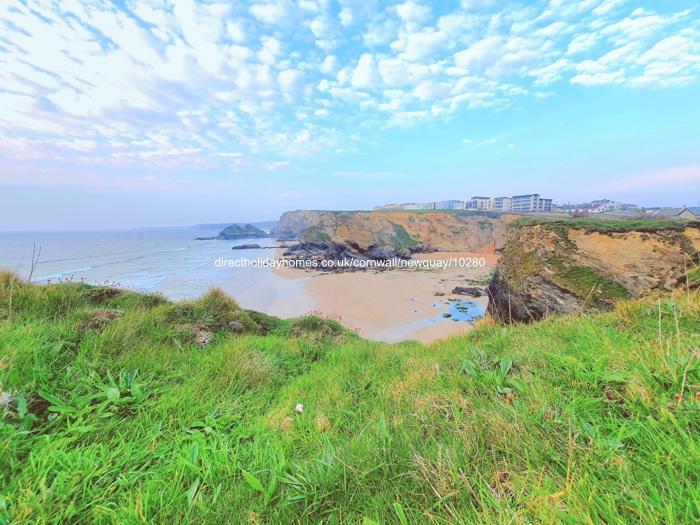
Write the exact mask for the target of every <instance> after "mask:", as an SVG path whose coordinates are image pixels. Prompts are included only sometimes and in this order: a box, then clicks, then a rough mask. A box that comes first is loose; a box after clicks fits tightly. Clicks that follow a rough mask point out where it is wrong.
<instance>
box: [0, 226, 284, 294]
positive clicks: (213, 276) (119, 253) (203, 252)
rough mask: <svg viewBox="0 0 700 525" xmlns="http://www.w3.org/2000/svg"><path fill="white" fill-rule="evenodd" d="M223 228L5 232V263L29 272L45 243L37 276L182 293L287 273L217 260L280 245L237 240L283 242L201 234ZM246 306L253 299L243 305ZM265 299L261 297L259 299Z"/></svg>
mask: <svg viewBox="0 0 700 525" xmlns="http://www.w3.org/2000/svg"><path fill="white" fill-rule="evenodd" d="M219 231H220V230H204V229H194V228H193V229H189V228H187V229H185V228H178V229H158V230H130V231H106V232H94V231H92V232H33V233H25V232H22V233H0V268H7V269H10V270H16V271H19V272H20V274H21V275H22V276H23V277H25V278H26V277H27V276H28V275H29V272H30V266H31V259H32V247H33V245H34V243H36V246H37V249H38V247H39V246H40V247H41V256H40V258H39V263H38V265H37V267H36V270H35V271H34V275H33V278H32V281H34V282H38V283H47V282H48V281H51V282H54V283H55V282H58V280H59V279H61V280H65V279H70V278H71V277H72V279H73V281H74V282H79V281H80V280H81V279H84V282H86V283H88V284H105V283H108V284H109V283H119V287H120V288H123V289H127V290H132V291H137V292H161V293H162V294H163V295H165V297H167V298H169V299H172V300H175V301H179V300H184V299H193V298H196V297H199V296H200V295H202V294H203V293H204V292H206V290H207V289H208V288H209V287H211V286H219V287H221V288H223V289H224V290H225V291H227V292H228V293H229V294H231V295H232V296H234V297H236V296H237V295H238V294H239V292H242V291H245V290H249V289H250V288H251V287H255V285H256V283H258V282H261V281H264V282H266V283H269V282H270V280H274V279H280V278H278V277H276V276H274V275H272V273H271V271H270V269H269V268H268V267H264V266H258V267H252V266H248V267H217V266H216V260H217V259H219V258H221V257H223V258H225V259H232V260H236V259H241V260H242V259H249V260H253V259H258V258H261V259H266V258H274V257H275V252H276V250H272V249H264V250H232V249H231V248H232V247H233V246H235V245H238V244H259V245H260V246H269V247H273V246H277V242H276V241H274V240H273V239H240V240H236V241H222V240H208V241H197V240H195V237H211V236H215V235H217V234H218V233H219ZM243 306H246V305H243ZM256 306H259V305H256Z"/></svg>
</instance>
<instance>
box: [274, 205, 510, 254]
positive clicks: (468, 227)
mask: <svg viewBox="0 0 700 525" xmlns="http://www.w3.org/2000/svg"><path fill="white" fill-rule="evenodd" d="M293 213H300V212H293ZM307 213H309V212H307ZM311 213H313V212H311ZM285 215H286V214H285ZM514 218H515V216H502V217H498V216H497V215H493V214H492V215H491V216H484V215H475V214H469V213H459V212H457V213H454V212H444V213H442V212H434V213H412V212H325V213H321V214H319V215H318V216H315V217H308V216H298V217H297V218H295V219H294V220H293V221H292V220H291V217H290V220H289V221H286V220H285V217H284V216H282V219H281V220H280V224H283V223H284V224H287V223H289V224H290V225H294V226H296V225H301V224H302V222H304V221H305V222H306V224H307V227H306V229H304V230H303V231H302V232H301V234H300V236H299V245H297V246H295V247H293V248H292V249H290V250H289V252H287V254H289V255H293V256H297V257H302V258H332V259H343V258H365V259H391V258H394V257H403V258H407V257H410V256H411V254H412V253H427V252H436V251H465V252H474V253H493V252H495V251H496V250H499V249H501V248H503V247H504V240H505V232H506V228H507V224H508V223H509V222H510V221H512V220H513V219H514ZM285 228H286V226H285ZM284 231H285V232H286V231H289V232H292V231H293V228H292V227H291V226H290V227H289V229H288V230H287V229H285V230H284Z"/></svg>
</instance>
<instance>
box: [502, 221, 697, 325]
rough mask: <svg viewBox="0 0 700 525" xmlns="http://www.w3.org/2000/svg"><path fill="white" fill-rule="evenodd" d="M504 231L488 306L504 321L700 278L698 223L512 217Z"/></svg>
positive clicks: (579, 308)
mask: <svg viewBox="0 0 700 525" xmlns="http://www.w3.org/2000/svg"><path fill="white" fill-rule="evenodd" d="M507 237H508V238H507V241H506V246H505V249H504V251H503V255H502V257H501V259H500V261H499V264H498V267H497V269H496V273H495V275H494V277H493V279H492V281H491V285H490V286H489V289H488V292H489V296H490V303H489V312H490V313H491V315H493V316H494V317H496V318H497V319H500V320H501V321H503V322H506V323H511V322H530V321H537V320H540V319H542V318H544V317H546V316H547V315H550V314H571V313H578V312H588V311H592V310H601V309H609V308H611V307H612V306H613V305H614V303H615V302H616V301H618V300H620V299H625V298H638V297H642V296H645V295H648V294H654V293H664V292H669V291H672V290H674V289H676V288H679V287H685V286H695V285H696V283H698V282H700V279H697V277H698V276H697V270H696V268H697V266H696V264H697V263H698V259H699V250H700V223H690V224H687V223H680V222H673V221H668V222H664V223H653V225H652V223H649V225H648V226H645V225H644V224H642V225H641V226H640V225H639V224H637V223H629V225H628V224H625V223H624V222H623V221H614V222H613V221H595V220H593V221H575V222H570V223H567V222H566V221H550V222H543V223H542V224H535V225H524V226H523V225H519V224H518V223H515V224H514V225H513V227H511V228H510V230H509V233H508V236H507Z"/></svg>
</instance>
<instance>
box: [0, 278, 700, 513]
mask: <svg viewBox="0 0 700 525" xmlns="http://www.w3.org/2000/svg"><path fill="white" fill-rule="evenodd" d="M107 290H113V289H108V288H91V287H88V286H81V285H75V284H71V285H58V286H53V285H52V286H35V285H28V284H26V283H23V282H21V281H18V280H16V279H15V278H13V277H12V276H11V275H10V274H8V273H4V274H0V385H1V389H2V393H3V394H4V395H5V398H9V403H7V404H6V405H4V407H3V408H0V410H1V412H0V413H1V414H2V419H0V451H2V452H1V453H0V479H2V483H1V484H0V523H3V524H5V523H12V524H27V523H31V524H49V523H51V524H63V523H96V524H113V523H126V524H131V523H134V524H135V523H173V524H179V523H188V524H189V523H191V524H222V523H230V524H246V523H259V524H320V523H323V524H340V523H343V524H358V525H359V524H372V523H380V524H404V523H410V524H414V523H436V524H444V523H456V524H472V523H503V524H505V523H509V524H511V523H515V524H529V523H570V524H578V523H606V524H632V523H640V524H641V523H644V524H647V523H651V524H654V523H659V524H690V523H698V522H700V479H698V478H699V474H700V468H699V467H700V402H697V401H696V400H695V393H696V392H697V391H698V388H700V387H699V385H700V365H699V364H698V350H697V346H698V339H697V334H698V333H700V299H698V297H697V295H695V294H690V295H680V294H679V295H676V296H674V297H672V298H669V299H667V300H664V301H662V302H660V303H656V302H644V301H635V302H633V301H623V302H621V303H618V305H617V306H616V309H615V311H613V312H610V313H606V314H603V315H600V316H596V317H562V318H554V319H550V320H547V321H544V322H541V323H538V324H532V325H525V326H516V327H501V326H496V325H493V324H489V323H483V324H482V325H481V326H480V327H478V328H477V329H476V330H474V331H473V332H472V333H471V334H470V335H469V336H464V337H458V338H454V339H451V340H449V341H446V342H438V343H435V344H432V345H429V346H423V345H421V344H420V343H417V342H411V341H407V342H404V343H401V344H397V345H388V344H380V343H373V342H369V341H365V340H362V339H359V338H358V337H356V336H354V335H353V334H352V333H349V332H348V331H346V330H344V329H343V328H342V327H341V326H340V325H339V324H338V323H336V322H334V321H330V320H326V319H322V318H320V317H318V316H311V317H307V318H301V319H297V320H291V321H280V320H277V319H274V318H270V317H267V316H263V315H262V314H255V313H252V312H248V311H245V310H241V309H240V308H239V307H238V306H237V305H236V304H235V302H234V301H232V300H231V299H229V298H227V297H226V296H225V295H224V294H222V293H220V292H218V291H216V290H214V291H210V292H209V293H208V294H207V295H205V296H204V297H203V298H202V299H200V300H198V301H193V302H189V303H178V304H173V303H170V302H168V301H165V300H164V299H162V298H160V297H157V296H143V295H136V294H132V293H121V292H119V291H110V292H108V291H107ZM10 299H11V302H12V305H11V307H10ZM104 311H119V312H121V314H120V315H119V316H117V317H114V318H108V317H109V316H105V315H103V314H101V313H100V312H104ZM659 318H660V319H661V321H660V322H659ZM95 320H98V321H99V322H95ZM231 322H234V324H233V328H232V327H231V326H230V323H231ZM239 325H240V326H239ZM201 330H206V331H208V332H209V333H210V334H211V342H210V343H209V344H208V345H206V346H204V347H202V346H200V345H199V344H198V343H197V341H196V339H194V338H193V337H192V332H193V331H201ZM263 334H266V335H263ZM509 394H510V397H509ZM676 394H678V395H680V396H681V401H678V400H677V399H676V398H675V395H676ZM297 403H302V404H303V405H304V410H303V413H297V412H296V411H295V406H296V404H297ZM669 403H673V404H674V406H673V407H670V406H669Z"/></svg>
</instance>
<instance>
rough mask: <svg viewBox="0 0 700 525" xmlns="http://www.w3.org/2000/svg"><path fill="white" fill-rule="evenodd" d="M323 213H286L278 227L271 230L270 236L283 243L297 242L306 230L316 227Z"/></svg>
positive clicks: (302, 211)
mask: <svg viewBox="0 0 700 525" xmlns="http://www.w3.org/2000/svg"><path fill="white" fill-rule="evenodd" d="M322 214H323V212H318V211H309V210H297V211H286V212H284V213H283V214H282V216H281V217H280V220H279V222H278V223H277V225H276V226H275V227H274V228H272V229H271V230H270V236H271V237H275V238H276V239H280V240H283V241H292V240H293V241H296V240H299V236H300V235H301V234H302V232H303V231H304V230H306V229H307V228H309V227H310V226H313V225H315V224H316V223H317V222H318V221H319V218H320V217H321V215H322Z"/></svg>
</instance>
